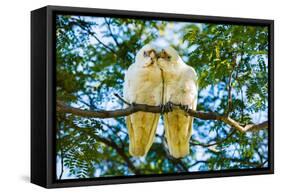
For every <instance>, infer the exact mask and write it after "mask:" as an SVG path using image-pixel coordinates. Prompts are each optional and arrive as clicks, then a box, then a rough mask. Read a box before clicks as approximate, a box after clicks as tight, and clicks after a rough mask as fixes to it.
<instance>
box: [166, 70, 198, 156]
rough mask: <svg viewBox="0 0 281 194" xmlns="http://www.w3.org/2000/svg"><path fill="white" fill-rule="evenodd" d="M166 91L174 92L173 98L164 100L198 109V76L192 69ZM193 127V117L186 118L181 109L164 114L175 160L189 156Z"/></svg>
mask: <svg viewBox="0 0 281 194" xmlns="http://www.w3.org/2000/svg"><path fill="white" fill-rule="evenodd" d="M175 84H176V85H175ZM166 90H173V92H170V95H171V96H169V97H168V98H164V99H169V100H170V101H171V102H174V103H180V104H182V105H188V106H189V108H192V109H194V110H195V109H196V106H197V80H196V74H194V73H193V72H192V71H191V70H190V69H186V70H185V71H182V72H181V74H180V79H179V81H178V82H175V83H174V84H171V85H168V87H166ZM192 125H193V117H190V116H185V113H184V111H183V110H181V109H179V108H176V109H174V110H173V111H172V112H169V113H166V114H164V127H165V135H166V139H167V143H168V147H169V152H170V154H171V155H172V156H173V157H174V158H182V157H185V156H186V155H188V154H189V140H190V137H191V135H192Z"/></svg>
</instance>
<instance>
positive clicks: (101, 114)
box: [57, 100, 268, 132]
mask: <svg viewBox="0 0 281 194" xmlns="http://www.w3.org/2000/svg"><path fill="white" fill-rule="evenodd" d="M124 101H125V100H124ZM128 104H129V103H128ZM173 106H174V108H180V109H181V106H180V105H178V104H173ZM57 111H59V112H64V113H71V114H74V115H77V116H82V117H90V118H116V117H122V116H128V115H130V114H133V113H136V112H139V111H141V112H150V113H161V107H160V106H151V105H147V104H130V105H129V106H128V107H126V108H123V109H116V110H82V109H79V108H74V107H70V106H67V105H65V104H64V103H63V102H61V101H57ZM183 111H185V113H186V116H192V117H194V118H198V119H202V120H216V121H221V122H224V123H226V124H228V125H229V126H231V127H233V128H235V129H236V130H238V131H240V132H246V131H258V130H261V129H266V128H268V121H264V122H262V123H260V124H247V125H245V126H242V125H240V124H239V123H238V122H237V121H235V120H233V119H232V118H230V117H229V116H226V115H220V114H217V113H214V112H202V111H195V110H192V109H188V110H183Z"/></svg>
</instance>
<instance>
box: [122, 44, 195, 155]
mask: <svg viewBox="0 0 281 194" xmlns="http://www.w3.org/2000/svg"><path fill="white" fill-rule="evenodd" d="M197 93H198V86H197V75H196V72H195V70H194V69H193V68H192V67H191V66H188V65H187V64H185V63H184V62H183V60H182V59H181V57H180V56H179V54H178V52H177V51H176V50H175V49H174V48H172V47H168V48H165V49H161V50H160V51H159V50H158V48H156V46H153V45H152V44H147V45H145V46H144V47H143V48H142V49H141V50H140V51H139V52H138V53H137V55H136V59H135V63H133V64H132V65H131V66H130V67H129V68H128V70H127V72H126V74H125V81H124V91H123V96H124V98H125V100H126V101H128V102H129V103H137V104H147V105H153V106H163V107H166V108H165V110H166V111H164V112H163V118H164V128H165V137H166V140H167V144H168V148H169V153H170V155H171V156H173V157H174V158H182V157H184V156H186V155H188V154H189V140H190V137H191V134H192V125H193V118H192V117H190V116H186V115H185V113H184V111H183V110H182V109H180V108H172V110H169V108H168V110H169V111H167V107H169V104H171V102H172V103H174V104H181V105H183V106H184V107H188V108H190V109H193V110H195V109H196V105H197ZM159 117H160V114H156V113H148V112H136V113H133V114H131V115H129V116H127V117H126V125H127V128H128V133H129V140H130V145H129V152H130V154H131V155H132V156H145V155H146V154H147V152H148V151H149V149H150V147H151V145H152V143H153V141H154V137H155V133H156V128H157V126H158V121H159Z"/></svg>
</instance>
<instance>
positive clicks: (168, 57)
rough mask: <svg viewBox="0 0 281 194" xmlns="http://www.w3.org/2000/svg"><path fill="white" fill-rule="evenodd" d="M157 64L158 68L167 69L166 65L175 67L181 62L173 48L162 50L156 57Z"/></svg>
mask: <svg viewBox="0 0 281 194" xmlns="http://www.w3.org/2000/svg"><path fill="white" fill-rule="evenodd" d="M157 60H158V64H159V65H160V67H163V68H165V67H167V66H168V65H176V64H178V63H179V61H180V60H181V57H180V56H179V54H178V52H177V51H176V50H175V49H174V48H173V47H167V48H165V49H162V50H161V52H160V53H159V54H158V55H157Z"/></svg>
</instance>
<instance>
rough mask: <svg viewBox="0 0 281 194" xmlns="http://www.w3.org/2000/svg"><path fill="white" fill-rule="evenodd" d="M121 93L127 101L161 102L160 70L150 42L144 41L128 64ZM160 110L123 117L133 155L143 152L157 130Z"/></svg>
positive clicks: (145, 151)
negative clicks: (133, 61) (157, 112)
mask: <svg viewBox="0 0 281 194" xmlns="http://www.w3.org/2000/svg"><path fill="white" fill-rule="evenodd" d="M123 89H124V91H123V96H124V98H125V100H126V101H128V102H129V103H131V104H132V103H137V104H147V105H154V106H159V105H160V104H161V103H162V89H163V86H162V79H161V71H160V68H159V67H158V65H157V53H156V50H155V48H153V46H152V45H151V44H147V45H145V46H144V47H143V48H142V49H140V51H139V52H138V53H137V55H136V59H135V63H133V64H132V65H130V67H129V68H128V70H127V72H126V74H125V81H124V88H123ZM159 117H160V114H154V113H148V112H137V113H133V114H131V115H129V116H127V117H126V125H127V128H128V133H129V140H130V145H129V152H130V154H131V155H132V156H145V155H146V154H147V152H148V151H149V149H150V147H151V145H152V143H153V141H154V136H155V132H156V128H157V125H158V121H159Z"/></svg>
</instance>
